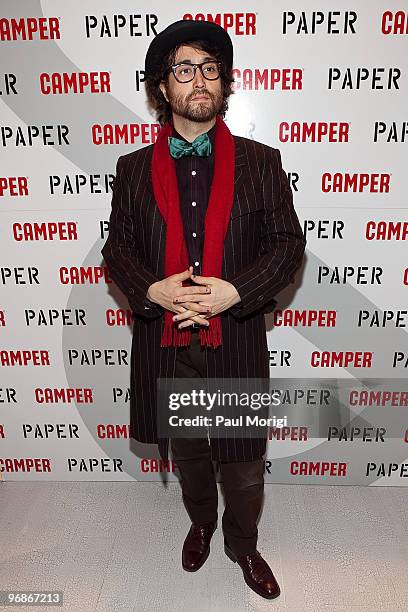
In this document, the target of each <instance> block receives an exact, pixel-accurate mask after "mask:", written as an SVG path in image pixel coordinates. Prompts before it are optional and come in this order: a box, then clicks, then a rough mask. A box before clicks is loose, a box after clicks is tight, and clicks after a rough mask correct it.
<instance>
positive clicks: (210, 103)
mask: <svg viewBox="0 0 408 612" xmlns="http://www.w3.org/2000/svg"><path fill="white" fill-rule="evenodd" d="M199 95H203V96H208V98H207V99H206V100H192V98H194V96H199ZM167 96H168V98H169V104H170V106H171V110H172V112H173V113H175V114H176V115H180V117H183V118H184V119H188V120H189V121H196V122H197V123H205V122H207V121H211V120H212V119H214V117H216V116H217V115H218V113H219V112H220V110H221V108H222V102H223V99H222V93H221V92H219V93H218V94H212V93H210V92H209V91H200V92H198V91H195V92H193V93H191V94H190V95H189V96H187V97H183V96H181V95H179V96H177V95H174V96H173V95H171V94H170V92H168V93H167Z"/></svg>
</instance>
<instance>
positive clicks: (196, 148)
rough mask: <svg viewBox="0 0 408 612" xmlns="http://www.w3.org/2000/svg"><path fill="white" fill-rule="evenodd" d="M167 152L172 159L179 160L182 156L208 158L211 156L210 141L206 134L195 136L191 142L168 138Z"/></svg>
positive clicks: (172, 137)
mask: <svg viewBox="0 0 408 612" xmlns="http://www.w3.org/2000/svg"><path fill="white" fill-rule="evenodd" d="M168 140H169V151H170V155H171V156H172V157H173V158H174V159H180V157H183V155H198V156H199V157H208V156H209V155H210V154H211V141H210V137H209V136H208V134H201V136H197V138H196V139H195V140H193V142H187V141H186V140H181V138H175V137H174V136H169V138H168Z"/></svg>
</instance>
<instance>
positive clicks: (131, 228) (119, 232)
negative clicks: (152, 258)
mask: <svg viewBox="0 0 408 612" xmlns="http://www.w3.org/2000/svg"><path fill="white" fill-rule="evenodd" d="M134 224H135V218H134V215H132V194H131V192H130V187H129V182H128V179H127V176H126V173H125V165H124V159H123V157H119V159H118V161H117V164H116V178H115V180H114V183H113V196H112V204H111V214H110V219H109V236H108V239H107V240H106V242H105V244H104V246H103V248H102V251H101V253H102V255H103V258H104V260H105V262H106V264H107V266H108V270H109V275H110V277H111V278H112V280H114V281H115V283H116V284H117V285H118V287H119V288H120V289H121V291H122V292H123V293H124V294H125V296H126V297H127V299H128V302H129V306H130V308H131V309H132V311H133V313H134V314H136V315H138V316H141V317H143V318H146V319H156V318H158V317H160V316H161V315H163V314H164V308H162V306H160V304H155V303H154V302H151V301H150V300H148V299H147V296H146V294H147V291H148V289H149V287H150V285H151V284H152V283H155V282H156V281H158V280H159V279H158V278H157V277H156V276H155V275H154V274H153V272H152V271H151V270H149V269H148V268H147V267H146V265H144V264H143V262H142V261H141V259H140V254H139V250H138V247H137V243H136V233H135V225H134Z"/></svg>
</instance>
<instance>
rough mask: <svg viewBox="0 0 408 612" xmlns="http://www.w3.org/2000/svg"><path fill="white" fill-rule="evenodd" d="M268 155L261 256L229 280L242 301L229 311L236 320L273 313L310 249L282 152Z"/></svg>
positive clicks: (269, 150)
mask: <svg viewBox="0 0 408 612" xmlns="http://www.w3.org/2000/svg"><path fill="white" fill-rule="evenodd" d="M265 156H266V159H265V167H264V171H263V179H262V194H263V200H264V206H265V216H264V222H263V226H262V236H261V254H260V255H259V256H258V257H257V258H256V259H255V260H254V262H253V263H251V264H250V265H248V266H246V267H245V268H244V269H242V270H240V271H239V273H237V274H235V275H234V276H233V277H231V278H229V279H228V281H229V282H230V283H232V284H233V285H234V287H235V288H236V290H237V291H238V293H239V295H240V298H241V301H240V302H238V303H237V304H235V305H234V306H232V307H231V308H230V309H229V311H230V312H231V314H232V315H233V316H234V317H235V318H236V319H242V318H245V317H246V316H248V315H251V314H252V313H255V312H258V311H260V312H264V313H265V312H271V311H272V310H273V308H274V306H275V305H276V300H274V297H275V295H276V294H277V293H278V292H279V291H281V290H282V289H284V288H285V287H286V286H287V285H289V283H291V282H293V279H294V276H295V273H296V271H297V270H298V268H299V267H300V265H301V263H302V259H303V254H304V250H305V247H306V239H305V237H304V235H303V232H302V228H301V226H300V223H299V219H298V217H297V215H296V212H295V209H294V206H293V194H292V189H291V187H290V184H289V181H288V177H287V175H286V173H285V171H284V170H283V168H282V161H281V154H280V151H279V149H274V148H272V147H267V148H266V154H265Z"/></svg>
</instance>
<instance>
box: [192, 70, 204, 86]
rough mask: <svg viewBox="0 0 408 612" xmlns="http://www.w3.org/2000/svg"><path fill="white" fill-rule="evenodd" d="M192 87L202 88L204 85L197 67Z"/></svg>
mask: <svg viewBox="0 0 408 612" xmlns="http://www.w3.org/2000/svg"><path fill="white" fill-rule="evenodd" d="M193 85H194V87H203V85H205V82H204V77H203V75H202V74H201V70H200V68H198V66H197V69H196V73H195V75H194V79H193Z"/></svg>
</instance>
